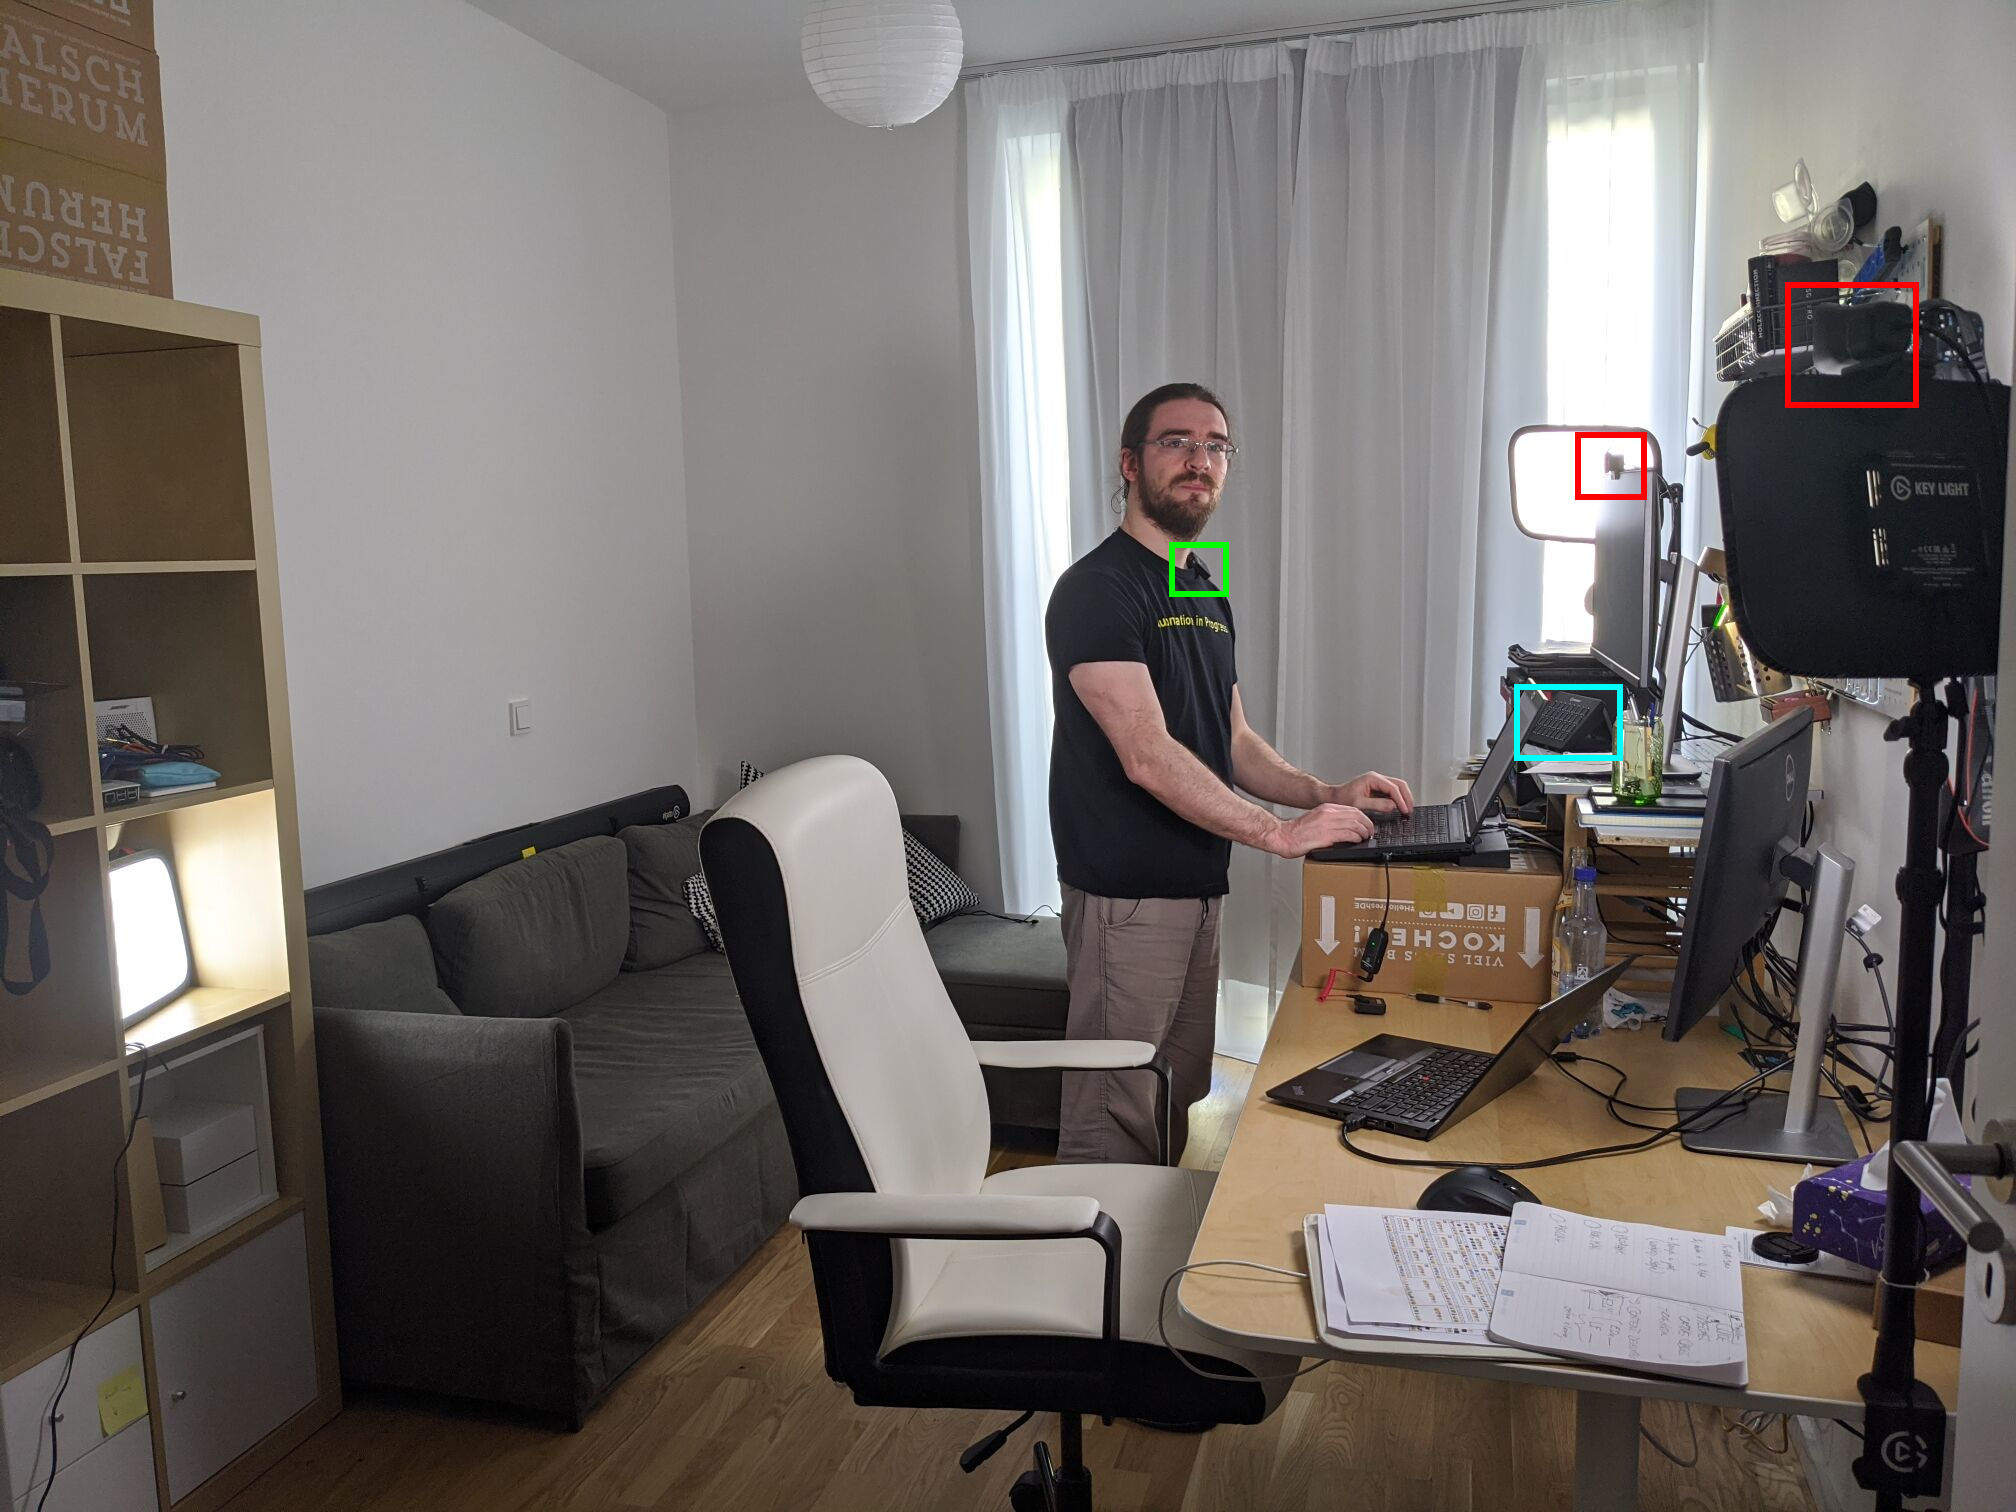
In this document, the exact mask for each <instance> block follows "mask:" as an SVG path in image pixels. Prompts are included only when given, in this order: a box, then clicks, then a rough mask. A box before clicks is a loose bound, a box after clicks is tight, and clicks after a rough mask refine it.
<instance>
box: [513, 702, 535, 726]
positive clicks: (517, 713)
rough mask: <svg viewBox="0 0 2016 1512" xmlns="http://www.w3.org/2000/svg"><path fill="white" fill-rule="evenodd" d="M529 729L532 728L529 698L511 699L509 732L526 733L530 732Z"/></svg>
mask: <svg viewBox="0 0 2016 1512" xmlns="http://www.w3.org/2000/svg"><path fill="white" fill-rule="evenodd" d="M531 730H532V700H531V699H529V698H514V699H512V700H511V733H512V734H513V735H526V734H530V733H531Z"/></svg>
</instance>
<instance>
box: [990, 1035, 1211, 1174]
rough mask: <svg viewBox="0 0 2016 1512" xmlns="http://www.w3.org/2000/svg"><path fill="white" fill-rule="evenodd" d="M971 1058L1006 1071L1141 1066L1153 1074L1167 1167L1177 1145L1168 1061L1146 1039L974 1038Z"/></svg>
mask: <svg viewBox="0 0 2016 1512" xmlns="http://www.w3.org/2000/svg"><path fill="white" fill-rule="evenodd" d="M973 1056H974V1059H976V1060H978V1061H979V1062H980V1064H981V1065H983V1066H994V1067H997V1068H999V1069H1001V1070H1004V1071H1034V1070H1058V1071H1131V1070H1135V1069H1137V1068H1140V1069H1146V1070H1148V1071H1152V1072H1154V1073H1155V1081H1156V1084H1157V1085H1156V1088H1155V1097H1156V1107H1155V1145H1156V1150H1155V1155H1156V1161H1157V1163H1158V1164H1161V1165H1165V1166H1166V1165H1167V1164H1169V1150H1170V1147H1171V1145H1172V1144H1173V1143H1174V1142H1175V1141H1174V1136H1173V1135H1172V1133H1171V1132H1170V1128H1169V1116H1170V1113H1171V1112H1172V1109H1171V1108H1170V1106H1169V1104H1170V1098H1171V1095H1172V1092H1171V1085H1170V1082H1171V1077H1170V1070H1169V1062H1167V1061H1166V1060H1164V1059H1163V1058H1162V1057H1161V1056H1160V1055H1158V1054H1156V1052H1155V1047H1154V1046H1153V1045H1151V1044H1149V1043H1148V1042H1147V1041H1146V1040H1115V1039H1101V1040H1093V1039H1044V1040H975V1041H973Z"/></svg>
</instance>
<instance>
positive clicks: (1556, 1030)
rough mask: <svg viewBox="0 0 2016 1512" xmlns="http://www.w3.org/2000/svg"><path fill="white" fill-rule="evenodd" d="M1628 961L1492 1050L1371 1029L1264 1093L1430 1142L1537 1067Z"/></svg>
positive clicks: (1544, 1008) (1546, 1007) (1545, 1008)
mask: <svg viewBox="0 0 2016 1512" xmlns="http://www.w3.org/2000/svg"><path fill="white" fill-rule="evenodd" d="M1632 959H1636V958H1635V957H1633V958H1632ZM1630 965H1631V960H1623V961H1619V962H1618V963H1617V964H1616V965H1614V966H1610V967H1606V968H1605V969H1604V970H1602V971H1599V972H1598V973H1597V974H1596V975H1595V976H1593V977H1591V978H1590V979H1589V980H1588V981H1586V982H1584V983H1583V984H1582V985H1581V986H1580V987H1577V988H1576V989H1575V990H1574V991H1573V992H1564V993H1562V994H1561V996H1559V997H1557V998H1556V999H1554V1001H1553V1002H1551V1003H1543V1004H1541V1005H1540V1006H1539V1007H1538V1008H1535V1009H1534V1010H1533V1012H1532V1014H1531V1015H1530V1016H1529V1017H1528V1018H1527V1020H1526V1022H1525V1023H1523V1024H1521V1025H1520V1026H1519V1032H1518V1033H1517V1034H1515V1035H1513V1036H1512V1038H1511V1040H1510V1041H1509V1042H1508V1043H1507V1044H1506V1046H1505V1048H1504V1049H1502V1050H1500V1051H1499V1052H1498V1053H1497V1054H1496V1055H1492V1054H1490V1053H1488V1052H1487V1051H1483V1050H1459V1049H1457V1048H1456V1047H1455V1046H1454V1045H1438V1044H1435V1043H1434V1042H1433V1041H1431V1040H1417V1039H1409V1038H1407V1037H1406V1036H1405V1035H1402V1034H1375V1035H1373V1036H1372V1038H1370V1039H1368V1040H1366V1041H1365V1042H1364V1043H1363V1044H1359V1045H1353V1046H1352V1047H1351V1048H1350V1049H1349V1050H1346V1051H1345V1052H1344V1053H1343V1054H1342V1055H1339V1056H1336V1057H1334V1058H1333V1059H1330V1060H1327V1061H1325V1062H1323V1064H1322V1065H1320V1066H1312V1067H1310V1068H1309V1069H1308V1070H1307V1071H1304V1072H1303V1073H1302V1074H1301V1075H1300V1076H1292V1077H1290V1078H1289V1079H1288V1080H1287V1081H1285V1082H1283V1083H1281V1085H1280V1086H1278V1087H1270V1088H1269V1089H1268V1091H1267V1096H1268V1097H1269V1098H1270V1099H1272V1100H1273V1101H1275V1102H1278V1103H1284V1104H1286V1105H1287V1106H1288V1107H1291V1108H1300V1109H1302V1110H1303V1111H1304V1112H1308V1113H1321V1114H1322V1115H1323V1116H1324V1117H1325V1118H1335V1119H1338V1120H1341V1121H1342V1122H1344V1123H1346V1124H1348V1125H1350V1126H1351V1127H1352V1128H1354V1129H1383V1130H1385V1131H1386V1132H1387V1133H1389V1134H1404V1135H1406V1136H1407V1137H1408V1138H1409V1139H1433V1138H1434V1137H1435V1136H1436V1135H1437V1134H1440V1133H1441V1132H1442V1131H1443V1130H1444V1129H1450V1128H1454V1127H1455V1126H1456V1125H1457V1124H1459V1123H1461V1122H1462V1121H1463V1120H1464V1119H1466V1118H1468V1117H1469V1116H1470V1115H1471V1114H1472V1113H1475V1112H1476V1111H1477V1110H1478V1109H1479V1108H1481V1107H1483V1106H1484V1105H1485V1104H1486V1103H1489V1102H1495V1101H1496V1100H1497V1099H1498V1098H1500V1097H1502V1096H1503V1095H1504V1094H1505V1093H1507V1092H1509V1091H1511V1090H1512V1089H1513V1088H1514V1087H1516V1086H1518V1085H1519V1083H1521V1082H1523V1081H1524V1080H1526V1078H1527V1077H1529V1076H1531V1075H1532V1074H1533V1073H1534V1072H1535V1071H1536V1070H1538V1069H1539V1066H1540V1063H1541V1062H1542V1061H1544V1060H1545V1059H1547V1057H1548V1056H1549V1055H1552V1054H1553V1053H1554V1051H1555V1050H1556V1049H1557V1048H1559V1046H1560V1044H1561V1041H1562V1040H1564V1039H1565V1038H1567V1037H1568V1034H1569V1032H1570V1031H1571V1030H1573V1029H1574V1027H1575V1026H1576V1025H1577V1024H1578V1023H1580V1022H1581V1021H1582V1018H1583V1015H1584V1014H1586V1013H1587V1012H1588V1011H1589V1009H1590V1008H1591V1007H1593V1006H1594V1005H1595V1004H1597V1003H1600V1002H1601V1001H1602V998H1603V994H1604V993H1605V992H1607V991H1608V990H1609V989H1610V987H1611V986H1612V985H1614V984H1615V983H1616V981H1617V979H1618V978H1619V977H1621V976H1622V975H1623V974H1624V973H1625V971H1626V970H1627V969H1628V968H1629V967H1630Z"/></svg>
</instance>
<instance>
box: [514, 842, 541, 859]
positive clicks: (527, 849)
mask: <svg viewBox="0 0 2016 1512" xmlns="http://www.w3.org/2000/svg"><path fill="white" fill-rule="evenodd" d="M538 849H539V847H538V846H536V845H528V846H526V847H525V849H523V850H521V851H520V852H518V859H519V860H520V861H523V860H524V859H525V858H526V857H528V856H530V855H531V854H532V853H533V852H534V851H536V850H538Z"/></svg>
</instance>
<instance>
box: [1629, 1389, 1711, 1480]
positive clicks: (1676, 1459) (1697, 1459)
mask: <svg viewBox="0 0 2016 1512" xmlns="http://www.w3.org/2000/svg"><path fill="white" fill-rule="evenodd" d="M1680 1408H1681V1410H1682V1411H1683V1412H1685V1413H1686V1414H1687V1437H1688V1439H1689V1441H1690V1443H1691V1445H1692V1447H1693V1450H1694V1453H1693V1455H1692V1456H1691V1457H1690V1458H1687V1459H1682V1458H1680V1456H1679V1455H1677V1454H1675V1453H1674V1452H1673V1451H1672V1450H1671V1449H1668V1448H1667V1447H1666V1446H1665V1445H1664V1444H1662V1443H1660V1442H1659V1440H1657V1439H1656V1438H1654V1437H1652V1430H1651V1429H1649V1428H1647V1427H1646V1426H1645V1425H1644V1424H1643V1423H1640V1424H1639V1425H1638V1432H1639V1434H1640V1435H1641V1436H1642V1437H1643V1438H1644V1440H1645V1442H1646V1443H1648V1444H1650V1445H1651V1446H1652V1447H1653V1448H1654V1449H1657V1450H1658V1451H1659V1452H1660V1453H1661V1454H1663V1455H1665V1456H1666V1458H1668V1459H1669V1460H1671V1461H1673V1463H1674V1464H1676V1465H1678V1466H1679V1467H1680V1468H1681V1469H1682V1470H1692V1469H1693V1468H1694V1467H1695V1466H1696V1465H1698V1464H1700V1463H1701V1435H1700V1432H1699V1431H1698V1430H1697V1429H1696V1428H1695V1426H1694V1404H1693V1403H1692V1402H1682V1403H1681V1404H1680Z"/></svg>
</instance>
